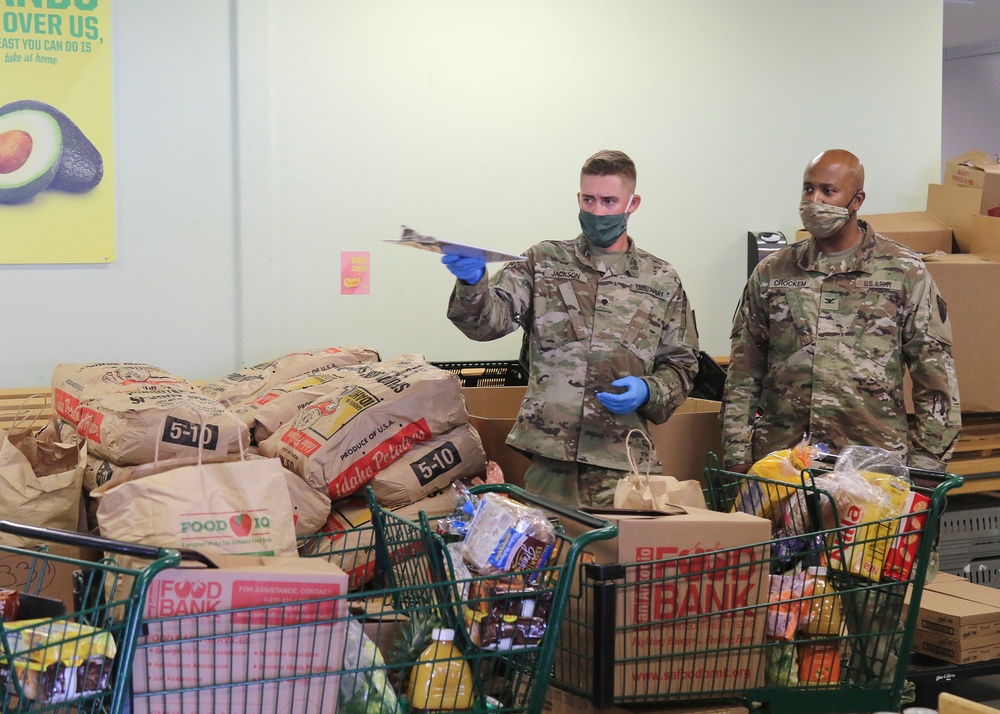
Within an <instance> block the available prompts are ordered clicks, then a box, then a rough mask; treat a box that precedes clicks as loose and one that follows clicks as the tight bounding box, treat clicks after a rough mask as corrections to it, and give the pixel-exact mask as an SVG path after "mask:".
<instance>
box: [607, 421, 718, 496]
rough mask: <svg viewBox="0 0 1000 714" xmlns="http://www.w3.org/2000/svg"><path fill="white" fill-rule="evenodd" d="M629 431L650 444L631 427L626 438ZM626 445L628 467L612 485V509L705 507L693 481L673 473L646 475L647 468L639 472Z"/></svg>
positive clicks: (700, 491) (647, 438)
mask: <svg viewBox="0 0 1000 714" xmlns="http://www.w3.org/2000/svg"><path fill="white" fill-rule="evenodd" d="M633 434H637V435H641V436H642V437H643V438H645V439H646V441H647V442H649V443H650V445H652V442H650V439H649V437H648V436H646V434H645V433H643V432H641V431H639V430H638V429H633V430H632V431H630V432H629V434H628V437H629V438H631V437H632V435H633ZM626 448H627V449H628V462H629V467H630V469H631V470H630V472H629V475H628V476H626V477H625V478H622V479H619V480H618V483H617V484H615V508H622V509H632V510H639V511H663V510H667V509H666V507H667V506H670V505H673V506H694V507H696V508H707V506H706V504H705V494H704V493H703V492H702V490H701V484H699V483H698V482H697V481H680V480H678V479H676V478H674V477H673V476H665V475H663V474H650V473H649V472H648V471H647V473H645V474H641V473H639V469H638V468H637V467H636V464H635V459H634V458H633V456H632V449H631V447H630V446H628V447H626Z"/></svg>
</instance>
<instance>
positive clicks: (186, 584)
mask: <svg viewBox="0 0 1000 714" xmlns="http://www.w3.org/2000/svg"><path fill="white" fill-rule="evenodd" d="M174 592H175V593H177V597H187V596H188V595H190V594H191V582H190V581H189V580H178V581H177V583H176V584H175V585H174Z"/></svg>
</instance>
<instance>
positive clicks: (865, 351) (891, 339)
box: [854, 331, 897, 367]
mask: <svg viewBox="0 0 1000 714" xmlns="http://www.w3.org/2000/svg"><path fill="white" fill-rule="evenodd" d="M896 349H897V345H896V339H895V336H894V335H886V334H878V333H871V332H866V331H862V332H861V334H860V335H859V336H858V338H857V339H856V340H855V342H854V350H855V352H857V353H859V355H860V356H861V358H862V359H863V360H868V361H871V362H875V363H876V364H878V365H880V366H882V367H885V366H886V365H888V364H889V361H890V360H891V359H892V357H893V355H895V353H896Z"/></svg>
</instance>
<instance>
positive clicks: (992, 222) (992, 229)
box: [969, 216, 1000, 260]
mask: <svg viewBox="0 0 1000 714" xmlns="http://www.w3.org/2000/svg"><path fill="white" fill-rule="evenodd" d="M969 252H970V253H975V254H976V255H987V256H990V257H992V258H993V259H994V260H997V259H998V256H1000V218H991V217H990V216H973V217H972V240H971V244H970V246H969Z"/></svg>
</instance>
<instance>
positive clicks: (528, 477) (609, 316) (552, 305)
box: [442, 151, 698, 506]
mask: <svg viewBox="0 0 1000 714" xmlns="http://www.w3.org/2000/svg"><path fill="white" fill-rule="evenodd" d="M635 179H636V174H635V165H634V164H633V163H632V161H631V159H629V158H628V157H627V156H626V155H625V154H623V153H621V152H617V151H602V152H599V153H597V154H595V155H594V156H592V157H591V158H589V159H588V160H587V162H586V163H585V164H584V166H583V169H582V171H581V176H580V193H579V194H577V197H578V201H579V204H580V224H581V227H582V228H583V233H582V234H580V235H579V236H578V237H577V238H576V239H575V240H568V241H544V242H542V243H539V244H537V245H535V246H532V247H531V248H529V249H528V250H527V251H526V252H525V254H524V255H525V256H526V257H527V260H525V261H523V262H512V263H508V264H506V265H505V266H504V267H503V268H502V269H500V270H499V271H497V273H495V274H494V275H493V276H492V277H490V278H488V279H487V277H486V271H485V268H484V264H483V262H482V261H479V260H477V259H472V258H459V257H458V256H445V257H444V258H443V260H442V262H444V263H445V264H446V265H447V266H448V267H449V269H450V270H451V271H452V272H453V273H454V274H455V275H456V277H458V278H459V279H458V280H457V281H456V285H455V289H454V291H453V293H452V296H451V300H450V303H449V306H448V317H449V319H450V320H451V321H452V322H453V323H455V325H456V326H457V327H458V328H459V329H460V330H461V331H462V332H463V333H464V334H465V335H466V336H468V337H470V338H472V339H474V340H479V341H484V340H493V339H496V338H498V337H502V336H504V335H507V334H509V333H511V332H513V331H514V330H516V329H517V328H518V327H521V328H523V329H524V330H525V331H526V332H527V333H528V354H529V376H528V387H527V391H526V394H525V398H524V402H523V403H522V405H521V409H520V412H519V414H518V417H517V422H516V424H515V425H514V428H513V429H512V430H511V433H510V435H509V436H508V438H507V443H508V444H509V445H510V446H512V447H513V448H515V449H518V450H520V451H522V452H524V453H526V454H527V455H528V456H529V457H531V458H532V464H531V466H530V467H529V468H528V471H527V473H526V474H525V485H526V487H527V488H528V489H529V490H531V491H532V492H535V493H542V494H545V495H548V496H550V497H552V498H556V499H558V500H561V501H563V502H566V503H569V504H571V505H575V506H580V505H584V506H587V505H594V506H609V505H611V504H612V502H613V498H614V485H615V484H616V483H617V481H618V479H620V478H621V477H622V476H624V475H627V473H628V472H629V461H628V453H627V451H626V438H627V436H628V434H629V431H630V430H632V429H640V430H643V431H645V430H646V424H647V420H648V421H652V422H653V423H656V424H660V423H663V422H664V421H666V420H667V418H668V417H669V416H670V415H671V414H672V413H673V411H674V410H675V409H676V408H677V407H678V406H679V405H680V404H681V403H682V402H683V401H684V400H685V399H686V398H687V395H688V392H689V391H690V390H691V387H692V384H693V380H694V377H695V374H696V373H697V371H698V338H697V335H696V332H695V326H694V322H693V317H692V314H691V311H690V308H689V306H688V301H687V297H686V295H685V294H684V290H683V288H682V287H681V281H680V278H679V277H678V275H677V272H676V271H675V270H674V269H673V267H671V265H670V264H669V263H667V262H666V261H663V260H660V259H659V258H657V257H656V256H654V255H652V254H650V253H647V252H646V251H644V250H641V249H639V248H637V247H636V245H635V243H634V242H633V241H632V239H631V238H630V237H629V235H628V232H627V224H626V221H627V218H628V216H629V215H630V214H631V213H632V212H634V211H635V210H636V208H638V206H639V201H640V197H639V195H638V194H635V193H634V191H635ZM618 390H624V391H621V392H619V391H618ZM629 445H630V446H631V449H632V455H633V458H634V459H636V462H637V467H638V468H639V469H640V470H641V471H642V472H643V473H645V472H646V469H649V470H650V472H651V473H656V474H659V473H660V469H661V467H660V462H659V459H658V458H657V456H656V454H655V452H654V451H652V450H650V449H648V448H647V445H646V442H645V440H643V439H641V437H639V438H638V439H637V438H636V437H635V436H633V438H632V440H631V441H629Z"/></svg>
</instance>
